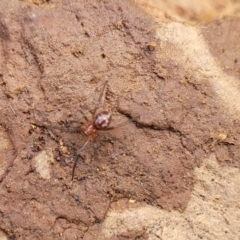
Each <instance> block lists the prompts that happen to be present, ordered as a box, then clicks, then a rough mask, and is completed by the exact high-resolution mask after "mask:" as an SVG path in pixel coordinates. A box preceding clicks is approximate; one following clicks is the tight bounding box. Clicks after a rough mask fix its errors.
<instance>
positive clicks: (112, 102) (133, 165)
mask: <svg viewBox="0 0 240 240" xmlns="http://www.w3.org/2000/svg"><path fill="white" fill-rule="evenodd" d="M0 6H1V7H0V41H1V44H0V54H1V58H0V87H1V91H0V101H1V102H0V108H1V111H0V114H1V115H0V116H1V118H0V126H1V128H0V142H1V146H0V153H1V162H0V170H1V175H0V178H1V186H0V199H1V201H0V229H1V230H2V231H3V232H4V234H5V235H6V236H7V238H8V239H31V240H32V239H100V237H99V238H98V237H97V233H98V232H99V231H100V230H99V228H100V227H99V226H100V224H101V223H103V222H104V220H105V219H106V216H107V214H108V211H109V209H110V207H111V208H113V207H114V206H115V205H116V206H117V203H118V202H121V203H122V204H123V205H122V206H123V208H124V206H125V204H126V203H127V202H129V201H130V202H132V203H136V204H137V205H136V206H142V205H144V204H148V205H151V206H156V207H158V208H159V209H164V210H171V211H172V210H177V211H179V212H184V210H185V209H186V207H187V205H188V204H189V201H190V199H191V194H192V191H193V187H194V184H195V183H196V179H195V176H194V170H195V169H196V168H198V167H200V166H201V164H202V161H203V159H204V158H206V157H208V156H210V155H211V154H215V155H216V158H217V160H218V161H219V163H220V165H221V166H231V167H234V168H239V167H240V162H239V159H240V148H239V144H240V135H239V132H240V124H239V120H238V114H235V115H234V113H232V112H231V111H230V112H229V113H227V114H223V112H226V108H228V105H227V103H225V104H223V103H222V102H220V101H219V100H218V96H217V93H216V91H214V89H213V88H212V86H211V84H209V81H208V79H204V78H198V77H197V76H196V75H194V74H193V72H194V71H193V70H191V68H188V69H187V68H183V67H179V65H178V66H177V65H176V63H175V62H172V59H171V54H173V53H174V56H175V58H178V57H179V56H181V55H183V54H184V52H182V51H181V49H178V48H177V46H174V45H172V44H171V42H170V43H169V44H168V47H167V48H164V49H162V48H161V37H160V39H159V37H157V35H156V32H155V29H156V28H157V27H159V23H157V22H155V21H154V20H153V19H152V18H150V17H149V16H147V15H146V14H145V13H144V12H142V11H141V10H139V9H138V8H137V7H136V6H135V5H133V4H130V3H129V2H127V1H115V0H114V1H100V2H99V1H96V0H90V1H83V2H81V1H80V2H79V1H69V0H66V1H57V0H54V1H44V0H42V1H35V0H28V1H26V0H25V1H16V0H11V1H8V0H2V1H1V3H0ZM238 24H239V19H238V18H231V19H225V20H222V21H218V22H214V23H211V24H209V25H205V26H203V28H202V29H201V31H202V34H203V37H204V39H205V41H206V42H208V41H209V46H210V47H209V49H210V52H211V53H212V54H213V55H215V57H219V56H221V53H223V51H224V52H227V53H228V57H226V56H222V58H219V61H221V64H224V66H226V65H228V66H230V68H228V70H227V71H228V74H229V75H231V76H239V62H240V61H239V60H238V59H237V57H236V56H234V51H236V49H237V50H239V43H238V40H237V38H236V37H234V36H239V30H238V29H236V26H237V25H238ZM206 26H207V27H208V29H207V30H205V27H206ZM230 28H232V29H234V28H235V35H234V36H233V37H232V38H230V39H229V42H227V43H226V41H225V42H224V41H223V42H221V41H220V40H216V38H214V37H215V34H216V33H218V32H221V31H223V32H225V31H227V29H228V31H230V30H229V29H230ZM214 40H215V41H216V42H217V44H216V43H215V42H214V44H212V43H213V41H214ZM223 49H224V50H223ZM226 58H227V59H228V60H226ZM224 61H225V62H224ZM226 61H230V62H226ZM223 62H224V63H223ZM196 71H197V70H196ZM106 81H108V85H107V89H106V95H105V97H104V103H103V104H102V105H101V106H99V108H98V112H99V111H102V110H108V111H110V112H112V113H113V120H112V126H114V125H116V124H118V123H120V122H123V121H126V120H128V119H130V121H129V124H126V125H124V126H122V127H119V128H116V129H114V130H112V131H103V132H100V131H99V132H98V134H97V136H96V137H95V138H94V139H93V140H92V141H91V143H90V144H89V145H88V146H87V147H86V149H85V150H84V151H83V152H79V149H80V148H81V147H82V145H83V144H84V142H85V141H86V136H84V134H83V133H72V132H71V127H79V126H82V124H83V123H85V122H89V121H91V118H92V113H93V110H94V109H95V107H96V106H97V104H98V99H99V96H100V93H101V89H102V88H103V85H104V83H105V82H106ZM131 119H133V121H131ZM36 122H40V123H42V124H49V125H52V126H61V127H63V128H69V130H65V131H61V130H57V129H54V128H53V129H50V128H44V127H40V126H36V124H34V123H36ZM79 129H80V128H79ZM75 160H77V161H78V164H77V167H76V171H75V176H74V180H73V182H72V181H71V173H72V168H73V163H74V161H75ZM116 206H115V207H116ZM126 208H127V207H126ZM103 239H148V233H147V232H146V231H145V230H144V229H141V230H132V231H126V232H122V233H121V234H120V235H117V236H115V237H114V238H112V237H108V238H103Z"/></svg>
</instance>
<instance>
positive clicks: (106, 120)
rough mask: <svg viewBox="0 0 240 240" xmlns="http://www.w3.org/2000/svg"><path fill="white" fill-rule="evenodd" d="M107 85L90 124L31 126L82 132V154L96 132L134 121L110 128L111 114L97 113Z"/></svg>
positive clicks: (121, 124)
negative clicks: (84, 137) (65, 126)
mask: <svg viewBox="0 0 240 240" xmlns="http://www.w3.org/2000/svg"><path fill="white" fill-rule="evenodd" d="M107 84H108V81H106V82H105V83H104V86H103V89H102V91H101V93H100V96H99V99H98V103H97V105H96V107H95V109H94V111H93V114H92V120H91V121H90V122H88V123H85V124H83V125H80V126H78V127H71V128H64V127H59V126H51V125H46V124H42V123H39V122H37V121H36V122H35V123H33V124H34V125H37V126H40V127H45V128H52V129H59V130H67V131H69V130H70V131H71V132H83V133H84V135H85V136H86V137H87V139H86V141H85V143H84V144H83V145H82V147H81V148H80V149H79V151H78V153H80V152H82V151H83V150H84V149H85V147H86V146H87V144H88V143H89V142H90V140H92V139H93V138H94V137H95V136H96V134H97V132H99V131H108V130H113V129H116V128H118V127H121V126H123V125H125V124H127V123H129V122H132V121H134V119H128V120H127V121H124V122H121V123H119V124H117V125H115V126H110V124H111V121H112V113H110V112H108V111H101V112H99V113H97V110H98V109H99V106H100V105H101V103H102V100H103V97H104V95H105V91H106V87H107ZM77 162H78V158H76V159H75V160H74V164H73V169H72V181H73V178H74V173H75V168H76V166H77Z"/></svg>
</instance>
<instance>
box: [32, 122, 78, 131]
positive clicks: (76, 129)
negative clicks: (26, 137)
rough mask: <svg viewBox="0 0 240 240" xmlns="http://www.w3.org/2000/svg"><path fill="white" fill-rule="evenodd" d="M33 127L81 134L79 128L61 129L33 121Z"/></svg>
mask: <svg viewBox="0 0 240 240" xmlns="http://www.w3.org/2000/svg"><path fill="white" fill-rule="evenodd" d="M32 124H33V125H35V126H38V127H44V128H48V129H57V130H61V131H66V132H81V129H80V128H79V127H61V126H54V125H48V124H45V123H41V122H38V121H35V122H33V123H32Z"/></svg>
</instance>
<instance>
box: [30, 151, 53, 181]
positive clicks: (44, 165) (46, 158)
mask: <svg viewBox="0 0 240 240" xmlns="http://www.w3.org/2000/svg"><path fill="white" fill-rule="evenodd" d="M33 162H34V163H35V167H36V171H37V172H38V173H39V174H40V176H41V178H43V179H50V177H51V168H50V166H51V163H53V162H54V157H53V152H52V150H51V149H47V150H44V151H42V152H40V153H39V154H38V155H37V156H36V157H35V158H34V159H33Z"/></svg>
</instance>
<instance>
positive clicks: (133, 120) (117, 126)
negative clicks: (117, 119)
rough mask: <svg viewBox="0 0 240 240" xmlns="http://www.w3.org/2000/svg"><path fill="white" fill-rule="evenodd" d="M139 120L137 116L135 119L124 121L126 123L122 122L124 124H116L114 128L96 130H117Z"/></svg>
mask: <svg viewBox="0 0 240 240" xmlns="http://www.w3.org/2000/svg"><path fill="white" fill-rule="evenodd" d="M139 118H140V116H137V117H136V118H132V119H128V120H126V121H124V122H121V123H118V124H117V125H115V126H110V127H108V128H105V129H101V130H98V131H108V130H113V129H116V128H119V127H123V126H125V125H126V124H129V123H132V122H135V121H137V120H138V119H139Z"/></svg>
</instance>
